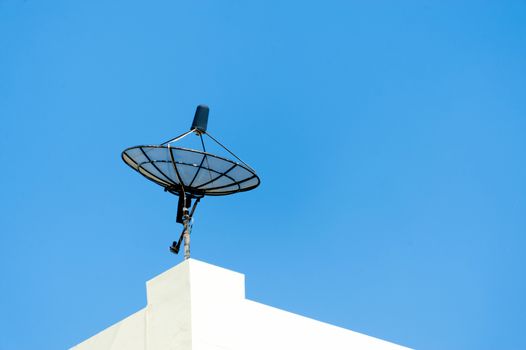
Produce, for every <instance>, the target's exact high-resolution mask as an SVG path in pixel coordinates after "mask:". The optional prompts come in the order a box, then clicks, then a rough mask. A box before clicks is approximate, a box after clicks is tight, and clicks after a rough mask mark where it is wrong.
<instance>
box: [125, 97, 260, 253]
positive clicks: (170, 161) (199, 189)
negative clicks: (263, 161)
mask: <svg viewBox="0 0 526 350" xmlns="http://www.w3.org/2000/svg"><path fill="white" fill-rule="evenodd" d="M208 113H209V108H208V107H207V106H204V105H199V106H197V110H196V111H195V116H194V120H193V122H192V126H191V127H190V131H187V132H185V133H184V134H181V135H179V136H177V137H175V138H173V139H171V140H169V141H166V142H163V143H161V144H160V145H146V146H134V147H130V148H127V149H125V150H124V151H123V152H122V160H124V162H125V163H126V164H128V165H129V166H130V167H131V168H132V169H133V170H135V171H137V172H138V173H140V174H141V175H143V176H144V177H146V178H147V179H148V180H150V181H153V182H155V183H156V184H158V185H160V186H162V187H164V190H165V191H166V192H169V193H172V194H175V195H177V196H179V202H178V206H177V222H178V223H181V224H183V227H184V228H183V232H182V233H181V236H180V237H179V240H178V241H175V242H173V244H172V246H171V247H170V251H171V252H173V253H175V254H177V253H179V249H180V247H181V242H182V241H184V258H185V259H188V258H189V257H190V232H191V230H192V223H193V215H194V212H195V208H196V206H197V203H199V201H200V200H201V198H203V197H204V196H224V195H228V194H234V193H237V192H244V191H249V190H252V189H254V188H256V187H257V186H259V184H260V180H259V177H258V176H257V174H256V172H255V171H254V169H252V168H251V167H250V166H249V165H248V164H247V163H245V162H243V161H242V160H241V159H239V157H237V156H236V155H235V154H234V153H233V152H232V151H230V150H229V149H228V148H226V147H225V146H223V145H222V144H221V143H220V142H219V141H217V140H216V139H215V138H214V137H213V136H212V135H210V133H208V132H207V131H206V128H207V124H208ZM192 133H195V135H197V136H198V137H199V138H200V141H201V147H202V149H201V150H196V149H190V148H183V147H176V146H175V145H174V144H176V143H178V142H180V141H181V140H182V139H183V138H185V137H186V136H188V135H190V134H192ZM203 136H207V137H208V138H209V139H210V140H212V141H213V142H214V143H216V144H217V145H219V147H221V148H222V149H224V150H226V151H227V152H228V154H230V155H231V156H233V157H234V158H235V159H236V160H231V159H227V158H224V157H220V156H217V155H214V154H210V153H208V152H207V151H206V147H205V138H204V137H203ZM192 201H193V205H192ZM190 208H191V209H190Z"/></svg>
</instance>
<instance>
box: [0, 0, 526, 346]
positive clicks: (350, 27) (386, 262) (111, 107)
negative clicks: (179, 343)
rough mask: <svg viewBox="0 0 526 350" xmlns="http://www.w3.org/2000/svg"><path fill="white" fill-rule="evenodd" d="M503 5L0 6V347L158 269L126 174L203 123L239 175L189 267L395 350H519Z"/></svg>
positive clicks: (524, 31) (151, 208) (515, 125)
mask: <svg viewBox="0 0 526 350" xmlns="http://www.w3.org/2000/svg"><path fill="white" fill-rule="evenodd" d="M525 23H526V3H524V2H523V1H460V2H459V1H434V2H432V1H426V2H424V1H398V2H393V1H358V2H356V1H323V2H321V1H320V2H314V1H310V2H309V1H271V0H267V1H253V2H246V1H221V2H220V1H195V2H190V1H184V2H183V1H148V2H147V1H84V2H79V1H76V2H71V1H34V0H25V1H18V0H3V1H0V118H1V122H2V123H1V127H0V149H1V151H0V160H1V163H2V171H1V172H0V188H1V193H2V195H1V196H0V213H1V214H0V223H1V235H0V250H1V251H0V253H1V254H0V278H1V280H2V284H1V289H0V307H1V309H2V316H1V317H0V329H1V332H0V349H2V350H4V349H5V350H11V349H18V350H23V349H36V348H37V349H42V350H44V349H64V348H68V347H70V346H72V345H74V344H76V343H78V342H80V341H82V340H84V339H85V338H87V337H89V336H91V335H93V334H94V333H96V332H98V331H100V330H101V329H103V328H105V327H107V326H109V325H111V324H113V323H115V322H116V321H118V320H120V319H122V318H124V317H126V316H127V315H129V314H131V313H132V312H134V311H136V310H138V309H139V308H142V307H143V306H144V304H145V286H144V282H145V281H146V280H148V279H150V278H152V277H153V276H155V275H157V274H159V273H161V272H162V271H164V270H166V269H168V268H169V267H171V266H173V265H175V264H177V263H178V262H179V261H180V260H181V257H180V256H173V255H171V254H170V253H169V252H168V245H169V244H170V243H171V241H172V240H173V239H174V238H176V237H177V235H178V234H179V231H180V227H179V225H177V224H176V223H175V209H176V203H177V198H176V197H173V196H170V195H168V194H166V193H164V192H163V191H162V190H161V189H160V188H157V187H156V186H155V185H154V184H152V183H150V182H148V181H146V180H145V179H143V178H141V177H140V176H139V175H137V174H136V173H134V172H133V171H131V170H130V169H129V168H128V167H127V166H126V165H125V164H124V163H123V162H122V161H121V159H120V152H121V151H122V150H123V149H124V148H126V147H129V146H134V145H138V144H152V143H159V142H162V141H165V140H167V139H169V138H170V137H172V136H175V135H177V134H179V133H181V132H183V131H185V130H187V128H188V127H189V125H190V122H191V118H192V116H193V112H194V110H195V106H196V105H197V104H200V103H205V104H208V105H209V106H210V108H211V114H210V121H209V130H210V131H211V132H212V135H214V136H216V137H218V138H219V139H220V140H221V141H223V142H224V143H225V144H226V145H228V146H229V147H230V148H231V149H233V150H234V151H235V152H236V153H237V154H238V155H239V156H240V157H241V158H242V159H244V160H246V161H247V162H248V163H249V164H250V165H251V166H253V167H254V168H255V169H256V170H257V171H258V173H259V175H260V177H261V179H262V185H261V186H260V187H259V188H258V189H256V190H255V191H252V192H248V193H242V194H238V195H234V196H230V197H225V198H207V199H205V200H204V201H203V202H202V204H200V207H199V208H198V211H197V212H196V216H195V218H196V222H195V226H194V231H193V235H192V247H193V249H192V254H193V257H195V258H197V259H200V260H203V261H207V262H210V263H213V264H217V265H220V266H223V267H226V268H229V269H233V270H236V271H239V272H243V273H245V274H246V276H247V296H248V297H249V298H251V299H254V300H257V301H260V302H263V303H266V304H269V305H273V306H276V307H279V308H283V309H286V310H289V311H292V312H295V313H299V314H302V315H306V316H309V317H313V318H316V319H319V320H322V321H326V322H329V323H333V324H336V325H339V326H342V327H346V328H349V329H352V330H355V331H358V332H363V333H366V334H369V335H372V336H376V337H380V338H383V339H386V340H390V341H393V342H397V343H401V344H403V345H407V346H410V347H414V348H417V349H497V348H498V349H526V340H525V338H524V330H525V329H524V324H526V316H525V315H526V298H525V297H524V295H526V281H525V272H524V271H525V270H524V266H525V264H526V257H525V254H524V251H525V248H526V238H525V233H526V216H525V213H526V181H525V179H526V164H525V160H526V159H525V151H526V137H525V132H526V25H525Z"/></svg>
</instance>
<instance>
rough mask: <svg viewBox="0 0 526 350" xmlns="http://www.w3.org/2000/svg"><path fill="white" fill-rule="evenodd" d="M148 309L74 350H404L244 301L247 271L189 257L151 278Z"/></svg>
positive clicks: (148, 289) (358, 334)
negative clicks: (234, 270) (245, 272)
mask: <svg viewBox="0 0 526 350" xmlns="http://www.w3.org/2000/svg"><path fill="white" fill-rule="evenodd" d="M146 289H147V299H148V302H147V305H146V307H145V308H144V309H142V310H140V311H138V312H136V313H134V314H133V315H131V316H129V317H128V318H126V319H124V320H122V321H120V322H118V323H117V324H115V325H113V326H111V327H109V328H107V329H106V330H104V331H102V332H100V333H99V334H97V335H95V336H93V337H91V338H89V339H87V340H86V341H84V342H82V343H80V344H79V345H77V346H75V347H73V348H72V349H74V350H263V349H265V350H285V349H286V350H291V349H294V350H296V349H298V350H299V349H301V350H325V349H327V350H344V349H345V350H351V349H360V350H366V349H375V350H384V349H385V350H387V349H391V350H401V349H408V348H406V347H403V346H399V345H396V344H393V343H389V342H386V341H383V340H380V339H377V338H373V337H369V336H367V335H364V334H360V333H356V332H353V331H350V330H347V329H343V328H340V327H336V326H332V325H330V324H327V323H323V322H319V321H316V320H313V319H310V318H307V317H303V316H299V315H296V314H293V313H290V312H286V311H283V310H279V309H276V308H273V307H270V306H267V305H263V304H260V303H257V302H254V301H251V300H247V299H245V276H244V275H242V274H240V273H237V272H233V271H230V270H226V269H223V268H220V267H217V266H213V265H210V264H206V263H203V262H200V261H198V260H194V259H189V260H186V261H184V262H182V263H180V264H179V265H177V266H175V267H173V268H171V269H170V270H168V271H166V272H164V273H162V274H161V275H159V276H157V277H155V278H154V279H152V280H150V281H148V282H147V283H146Z"/></svg>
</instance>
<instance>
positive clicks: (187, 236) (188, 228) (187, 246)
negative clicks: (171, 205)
mask: <svg viewBox="0 0 526 350" xmlns="http://www.w3.org/2000/svg"><path fill="white" fill-rule="evenodd" d="M187 213H188V211H186V214H185V215H184V216H183V222H184V234H183V240H184V260H188V259H190V232H191V231H192V223H191V219H190V215H188V214H187Z"/></svg>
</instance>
